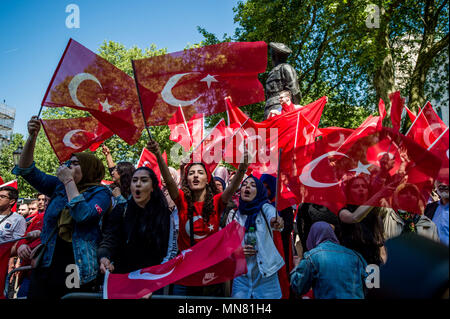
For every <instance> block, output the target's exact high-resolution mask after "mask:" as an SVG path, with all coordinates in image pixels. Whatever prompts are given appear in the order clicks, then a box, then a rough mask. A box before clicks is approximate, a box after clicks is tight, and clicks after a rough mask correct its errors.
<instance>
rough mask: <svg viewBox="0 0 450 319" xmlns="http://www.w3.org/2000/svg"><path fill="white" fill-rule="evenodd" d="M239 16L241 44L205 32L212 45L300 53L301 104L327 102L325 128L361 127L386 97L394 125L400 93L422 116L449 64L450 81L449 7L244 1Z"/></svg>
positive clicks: (296, 56)
mask: <svg viewBox="0 0 450 319" xmlns="http://www.w3.org/2000/svg"><path fill="white" fill-rule="evenodd" d="M372 3H374V4H376V5H377V7H374V6H373V5H372ZM376 9H378V11H377V10H376ZM234 12H235V17H234V21H235V22H236V23H237V24H238V27H237V28H236V30H235V34H234V36H233V37H232V38H231V39H230V37H228V36H227V35H224V36H223V39H222V40H219V38H218V37H217V36H215V35H214V34H211V33H209V32H207V31H206V30H205V29H202V28H199V31H200V32H201V33H202V34H203V36H204V38H205V42H207V43H209V44H212V43H214V42H216V43H217V42H222V41H230V40H233V41H265V42H267V43H268V42H283V43H285V44H287V45H288V46H289V47H290V48H291V49H292V51H293V53H292V54H291V56H290V57H289V60H288V63H290V64H291V65H293V66H294V68H296V70H297V71H298V77H299V82H300V86H301V90H302V104H306V103H308V102H311V101H313V100H316V99H317V98H320V97H321V96H323V95H327V96H328V104H327V106H326V108H325V112H324V115H323V117H322V122H321V126H327V125H337V126H343V127H355V126H358V125H359V124H360V123H361V122H362V121H363V120H364V118H365V117H366V116H367V114H369V113H374V112H376V111H377V105H378V100H379V98H380V97H381V98H382V99H383V100H384V101H385V103H386V106H387V110H388V117H387V118H386V121H385V124H386V125H388V124H389V115H390V101H389V98H388V96H389V94H390V93H392V92H394V91H396V90H400V91H401V92H402V95H403V96H406V97H407V98H408V104H409V106H410V107H411V108H412V109H413V110H417V108H418V107H420V106H422V105H423V102H424V101H425V100H426V96H425V88H426V78H427V74H429V72H431V71H432V70H433V69H436V68H438V67H439V66H442V64H441V63H442V60H444V61H445V60H446V61H445V63H447V67H445V68H444V73H445V75H444V77H445V78H447V79H448V51H447V54H446V59H445V58H444V59H443V58H442V56H443V55H445V48H446V46H448V1H446V0H441V1H431V0H428V1H424V2H420V1H387V0H383V1H363V0H355V1H348V0H346V1H330V0H321V1H298V0H248V1H245V2H242V1H240V2H239V3H238V5H237V6H236V7H235V8H234ZM377 14H378V16H377ZM378 18H379V20H378ZM269 61H270V57H269ZM270 68H271V65H270V64H269V65H268V69H270ZM441 73H442V72H441ZM266 78H267V73H265V74H262V75H261V77H260V79H261V82H262V83H265V80H266ZM399 78H404V79H405V80H404V81H403V82H401V81H398V79H399ZM446 82H447V83H445V82H444V83H442V82H438V83H436V85H437V87H435V90H443V87H444V86H445V87H446V86H447V84H448V80H447V81H446ZM252 115H253V114H252ZM256 115H259V113H258V114H256Z"/></svg>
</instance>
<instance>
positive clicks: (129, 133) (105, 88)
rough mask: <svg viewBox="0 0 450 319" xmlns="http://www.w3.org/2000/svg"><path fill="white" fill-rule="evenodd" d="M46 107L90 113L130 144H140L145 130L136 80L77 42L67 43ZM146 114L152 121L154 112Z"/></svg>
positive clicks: (45, 96) (46, 94)
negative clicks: (140, 138)
mask: <svg viewBox="0 0 450 319" xmlns="http://www.w3.org/2000/svg"><path fill="white" fill-rule="evenodd" d="M142 90H144V89H142ZM141 94H144V95H145V96H146V98H147V100H151V99H152V98H153V99H156V95H152V94H151V93H150V92H147V91H145V92H143V93H141ZM42 105H45V106H50V107H62V106H67V107H72V108H75V109H79V110H83V111H89V112H90V113H91V114H92V116H94V117H95V118H96V119H97V120H99V121H100V122H101V123H102V124H103V125H105V126H106V127H107V128H108V129H110V130H111V131H112V132H114V133H115V134H117V135H118V136H119V137H120V138H122V139H123V140H124V141H126V142H127V143H128V144H130V145H132V144H135V143H136V142H137V140H138V139H139V137H140V136H141V133H142V130H143V128H144V122H143V115H142V112H141V109H140V106H139V98H138V95H137V92H136V83H135V81H134V80H133V78H131V77H130V76H129V75H128V74H126V73H125V72H123V71H122V70H120V69H118V68H117V67H115V66H114V65H112V64H111V63H109V62H108V61H106V60H105V59H103V58H102V57H100V56H98V55H97V54H95V53H94V52H92V51H90V50H89V49H87V48H86V47H84V46H82V45H81V44H80V43H78V42H76V41H75V40H73V39H70V40H69V43H68V44H67V47H66V49H65V51H64V54H63V56H62V58H61V60H60V62H59V64H58V67H57V68H56V71H55V73H54V74H53V77H52V80H51V81H50V84H49V87H48V89H47V91H46V93H45V95H44V98H43V100H42ZM144 112H145V114H146V115H145V116H146V118H147V120H148V117H149V115H150V109H146V110H144Z"/></svg>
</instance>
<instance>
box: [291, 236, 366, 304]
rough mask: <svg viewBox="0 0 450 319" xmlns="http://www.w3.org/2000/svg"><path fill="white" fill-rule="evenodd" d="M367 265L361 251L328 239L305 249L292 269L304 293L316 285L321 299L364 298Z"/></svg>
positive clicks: (296, 285)
mask: <svg viewBox="0 0 450 319" xmlns="http://www.w3.org/2000/svg"><path fill="white" fill-rule="evenodd" d="M366 266H367V263H366V261H365V260H364V258H363V257H362V256H361V255H360V254H358V253H357V252H355V251H353V250H351V249H348V248H346V247H344V246H341V245H338V244H335V243H333V242H331V241H325V242H323V243H321V244H320V245H318V246H317V247H315V248H314V249H311V250H310V251H307V252H305V254H304V258H303V259H302V260H301V261H300V264H299V265H298V266H297V267H296V268H294V269H293V270H292V272H291V286H292V288H293V290H294V291H295V292H297V293H298V294H300V295H303V294H305V293H307V292H308V291H309V289H311V287H312V288H313V291H314V297H315V298H317V299H364V285H365V279H366V277H367V273H366Z"/></svg>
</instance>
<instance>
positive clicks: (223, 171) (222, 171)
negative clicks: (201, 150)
mask: <svg viewBox="0 0 450 319" xmlns="http://www.w3.org/2000/svg"><path fill="white" fill-rule="evenodd" d="M213 175H214V177H219V178H220V179H221V180H222V181H224V183H225V185H226V184H227V183H228V178H229V174H228V169H227V168H226V167H224V166H217V168H216V170H215V171H214V174H213ZM223 189H225V187H224V188H223Z"/></svg>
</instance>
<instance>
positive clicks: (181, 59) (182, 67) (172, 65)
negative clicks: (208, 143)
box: [132, 41, 267, 125]
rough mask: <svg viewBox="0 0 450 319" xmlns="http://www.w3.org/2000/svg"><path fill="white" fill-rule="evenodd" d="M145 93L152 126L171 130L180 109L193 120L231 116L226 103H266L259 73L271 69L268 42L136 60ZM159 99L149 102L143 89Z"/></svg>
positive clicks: (204, 49) (212, 47)
mask: <svg viewBox="0 0 450 319" xmlns="http://www.w3.org/2000/svg"><path fill="white" fill-rule="evenodd" d="M132 62H133V65H134V70H135V78H136V79H137V82H138V83H139V85H140V86H139V94H140V96H141V101H142V104H143V106H144V108H146V109H152V112H151V118H150V120H149V125H165V124H167V123H168V122H169V120H170V119H171V118H172V116H173V114H174V113H175V112H176V110H177V108H180V107H182V108H183V111H184V115H185V117H186V119H187V118H191V117H192V116H193V115H194V114H195V113H202V114H205V116H209V115H212V114H215V113H219V112H224V111H225V103H224V98H225V97H226V96H232V97H233V100H234V103H235V104H236V105H237V106H243V105H248V104H253V103H257V102H261V101H264V100H265V97H264V88H263V86H262V84H261V83H260V82H259V80H258V74H260V73H263V72H265V70H266V66H267V44H266V43H265V42H262V41H259V42H226V43H219V44H214V45H209V46H205V47H201V48H195V49H189V50H184V51H179V52H174V53H170V54H166V55H160V56H155V57H151V58H146V59H140V60H133V61H132ZM144 88H145V89H146V90H148V91H149V92H152V93H153V94H156V95H157V98H156V101H155V100H153V98H152V96H150V98H147V96H146V95H145V94H143V93H145V92H143V89H144Z"/></svg>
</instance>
